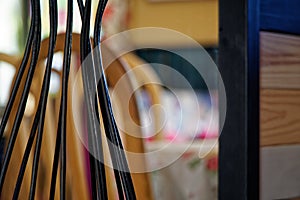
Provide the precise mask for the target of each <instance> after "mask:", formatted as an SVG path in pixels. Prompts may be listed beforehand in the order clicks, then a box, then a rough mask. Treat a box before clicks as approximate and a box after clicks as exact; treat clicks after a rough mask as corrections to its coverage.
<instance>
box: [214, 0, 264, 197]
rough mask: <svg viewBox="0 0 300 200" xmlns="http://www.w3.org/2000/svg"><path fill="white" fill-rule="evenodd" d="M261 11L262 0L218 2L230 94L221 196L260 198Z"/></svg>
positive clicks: (221, 148)
mask: <svg viewBox="0 0 300 200" xmlns="http://www.w3.org/2000/svg"><path fill="white" fill-rule="evenodd" d="M259 16H260V15H259V0H245V1H241V0H220V1H219V28H220V29H219V70H220V73H221V76H222V78H223V81H224V84H225V90H226V95H227V113H226V121H225V124H224V127H223V130H222V133H221V136H220V140H219V141H220V143H219V199H224V200H228V199H237V200H242V199H251V200H252V199H259ZM220 103H222V102H220Z"/></svg>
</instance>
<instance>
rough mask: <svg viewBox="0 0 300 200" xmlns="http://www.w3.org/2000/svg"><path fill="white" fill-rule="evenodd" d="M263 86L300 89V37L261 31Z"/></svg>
mask: <svg viewBox="0 0 300 200" xmlns="http://www.w3.org/2000/svg"><path fill="white" fill-rule="evenodd" d="M260 54H261V55H260V56H261V60H260V68H261V87H262V88H272V89H279V88H280V89H292V88H293V89H300V37H296V36H290V35H285V34H278V33H268V32H261V33H260Z"/></svg>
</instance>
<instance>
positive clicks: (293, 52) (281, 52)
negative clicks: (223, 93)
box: [260, 32, 300, 146]
mask: <svg viewBox="0 0 300 200" xmlns="http://www.w3.org/2000/svg"><path fill="white" fill-rule="evenodd" d="M260 80H261V85H260V87H261V91H260V92H261V94H260V109H261V119H260V135H261V146H273V145H286V144H297V143H300V115H299V111H300V37H297V36H291V35H287V34H280V33H270V32H261V33H260Z"/></svg>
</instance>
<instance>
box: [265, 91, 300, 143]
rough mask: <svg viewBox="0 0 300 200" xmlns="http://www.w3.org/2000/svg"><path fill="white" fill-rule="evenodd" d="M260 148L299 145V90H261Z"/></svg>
mask: <svg viewBox="0 0 300 200" xmlns="http://www.w3.org/2000/svg"><path fill="white" fill-rule="evenodd" d="M260 109H261V119H260V120H261V122H260V126H261V146H271V145H283V144H296V143H300V115H299V113H300V90H273V89H263V90H261V99H260Z"/></svg>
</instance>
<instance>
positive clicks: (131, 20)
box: [0, 0, 219, 200]
mask: <svg viewBox="0 0 300 200" xmlns="http://www.w3.org/2000/svg"><path fill="white" fill-rule="evenodd" d="M58 6H59V11H58V12H59V13H58V14H59V27H58V32H59V33H63V32H65V27H66V14H67V13H66V11H67V1H66V0H59V1H58ZM96 7H97V2H96V1H93V4H92V10H93V12H92V19H94V17H95V11H96ZM41 10H42V33H41V35H42V39H46V38H47V37H49V13H48V12H49V11H48V10H49V8H48V1H46V0H41ZM73 15H74V25H73V32H75V33H80V30H81V18H80V14H79V10H78V7H77V2H76V1H74V14H73ZM30 16H31V10H30V4H29V1H28V0H25V1H17V0H11V1H10V2H9V3H8V2H7V1H4V0H0V24H1V26H2V28H1V29H0V53H2V54H5V55H9V56H10V57H11V58H12V59H13V60H14V59H15V63H18V60H20V58H22V55H23V51H24V46H25V42H26V38H27V33H28V30H29V25H30ZM218 17H219V16H218V1H217V0H109V3H108V6H107V7H106V10H105V14H104V21H103V33H102V35H103V40H105V39H106V38H109V37H110V36H112V35H114V34H117V33H119V32H122V31H126V30H131V29H135V28H143V27H159V28H167V29H172V30H175V31H178V32H180V33H182V34H185V35H187V36H189V37H190V38H192V39H194V40H195V41H197V42H198V43H199V44H200V45H201V46H202V47H200V46H199V47H198V48H197V47H195V46H189V45H187V44H186V42H185V40H180V39H174V38H172V37H170V38H167V39H166V38H165V37H153V36H151V35H147V34H141V35H138V34H137V35H134V37H131V38H129V39H128V40H129V41H130V43H131V44H133V45H136V46H151V45H154V46H156V45H159V46H160V47H161V49H155V48H142V49H138V50H135V51H134V52H131V55H128V56H127V57H126V58H124V59H125V60H126V61H127V62H128V63H129V65H130V63H135V64H133V65H146V66H147V69H148V70H149V71H150V72H149V71H144V72H142V74H144V76H143V75H139V74H137V75H136V79H137V80H136V81H137V82H141V83H143V81H145V82H146V83H147V81H146V78H147V79H149V80H150V81H155V82H159V83H161V85H159V84H154V86H150V87H148V88H147V86H145V87H140V88H139V97H138V98H137V104H138V105H139V106H138V110H137V111H136V112H137V113H138V115H139V117H140V121H141V123H142V124H146V125H147V124H148V125H149V124H150V125H149V126H146V128H143V129H142V131H141V134H142V135H141V136H140V137H141V138H143V139H142V144H143V145H142V151H144V152H155V151H157V150H160V151H161V152H160V155H161V156H150V157H147V158H146V161H145V163H146V165H147V166H151V167H153V168H155V169H157V170H154V171H152V172H151V173H149V174H148V175H149V179H147V180H145V181H146V182H147V183H146V185H148V186H147V187H149V188H151V189H150V191H151V194H145V198H142V199H148V197H146V196H147V195H148V196H149V199H150V196H151V198H152V199H166V200H167V199H178V200H184V199H204V200H205V199H217V188H218V180H217V177H218V144H217V143H218V142H217V141H218V136H219V133H218V128H219V127H218V123H217V121H218V120H215V121H213V123H211V121H210V120H211V113H213V114H214V115H216V116H218V109H217V107H218V106H217V105H218V103H217V99H218V96H217V83H218V82H217V75H216V74H211V73H210V74H209V77H206V78H208V79H210V80H211V82H212V83H214V84H213V88H212V89H213V90H212V91H210V92H211V93H209V91H208V88H207V85H206V83H205V81H204V79H203V77H202V76H201V75H200V74H199V73H198V72H197V71H196V70H195V68H194V66H193V65H192V64H191V62H190V61H192V63H197V65H199V66H201V67H203V70H207V71H209V68H210V67H211V66H212V65H214V63H215V64H216V65H217V59H218ZM91 27H93V20H92V23H91ZM92 33H93V31H91V36H92ZM179 55H184V58H183V57H181V56H179ZM203 57H204V58H205V59H201V58H203ZM185 58H188V60H186V59H185ZM207 60H210V61H209V62H208V61H207ZM77 61H78V60H76V59H74V60H73V62H72V63H73V64H74V63H76V62H77ZM13 63H14V62H11V63H8V62H4V61H3V62H0V108H1V114H0V116H1V115H2V113H3V110H4V108H5V105H6V103H7V101H8V98H9V94H10V91H11V84H12V82H13V79H14V77H15V72H16V69H17V68H16V66H13ZM74 65H75V64H74ZM161 65H166V66H169V67H170V68H171V69H174V70H175V71H177V72H179V73H180V74H182V75H183V77H184V78H185V79H186V80H187V81H188V82H189V84H190V85H191V87H187V86H186V85H185V84H184V83H183V82H181V80H180V79H177V78H176V77H174V76H173V75H172V74H170V73H168V71H166V70H163V69H162V68H161ZM53 68H54V69H55V70H56V71H60V70H61V69H62V53H57V54H56V55H55V59H54V63H53ZM145 75H146V76H145ZM111 76H113V75H111ZM145 77H146V78H145ZM60 84H61V82H60V76H59V75H58V73H55V72H53V73H52V76H51V83H50V95H49V98H52V99H53V101H49V102H50V104H51V103H52V104H53V105H54V110H55V108H57V107H58V106H57V103H55V101H56V100H55V99H56V98H57V97H58V96H59V92H60ZM149 88H150V89H149ZM195 94H196V101H193V98H194V96H193V95H195ZM30 95H31V96H29V99H28V102H27V106H26V110H25V118H26V119H25V121H26V120H27V121H30V119H31V118H32V116H33V113H34V112H35V108H36V105H37V103H38V99H37V97H36V95H35V94H34V92H33V91H32V92H31V93H30ZM112 98H113V97H112ZM113 99H114V98H113ZM120 101H121V102H120ZM113 102H115V103H113V106H114V111H115V115H117V118H122V117H120V116H119V115H122V114H118V113H120V112H122V111H120V110H118V108H119V106H120V105H119V106H118V104H122V100H120V99H119V100H115V101H114V100H113ZM157 104H159V105H160V106H161V107H162V108H163V111H164V113H163V114H161V113H160V112H157V111H153V110H152V111H153V113H151V112H150V110H151V107H152V106H153V105H157ZM196 108H198V109H196ZM47 112H50V111H47ZM53 115H55V113H54V114H53ZM159 121H160V122H159ZM22 123H23V122H22ZM24 123H25V122H24ZM45 123H48V126H54V127H55V126H56V125H55V124H56V123H57V122H56V121H55V120H48V121H47V120H46V122H45ZM52 123H53V125H52ZM82 123H83V124H84V122H82ZM120 123H126V120H125V121H124V119H123V120H122V119H120ZM157 123H158V124H160V123H163V126H162V127H161V128H160V129H159V130H158V129H156V128H155V127H156V126H157ZM28 124H30V123H28ZM24 126H25V127H30V125H24ZM179 126H180V128H179ZM191 127H197V128H196V129H192V128H191ZM25 130H29V129H26V128H25ZM54 130H55V129H54ZM25 132H26V131H25ZM123 139H124V138H123ZM124 140H125V139H124ZM204 140H206V143H204V142H203V141H204ZM6 141H7V137H6V139H5V138H3V139H2V144H5V142H6ZM125 143H126V141H125ZM170 143H171V145H170V146H169V148H165V149H164V148H163V147H164V145H166V144H170ZM205 145H207V147H206V146H205ZM3 146H4V145H2V153H3ZM125 146H126V145H125ZM201 148H204V149H205V148H207V149H210V150H211V151H210V152H209V153H208V154H207V155H206V156H204V157H200V156H199V153H200V149H201ZM133 151H135V150H133ZM173 155H174V156H177V155H178V159H175V161H174V162H172V163H167V164H163V163H164V162H166V160H165V157H172V156H173ZM45 163H47V162H46V161H45ZM16 165H18V164H16ZM45 166H46V164H45ZM160 166H166V167H163V168H162V169H159V168H160ZM46 168H47V167H45V171H47V170H46ZM83 168H84V167H83ZM44 173H46V172H44ZM41 176H43V175H41ZM7 179H13V178H12V177H7ZM87 180H88V178H87ZM46 182H47V181H46ZM43 184H44V185H47V183H42V182H41V184H40V185H39V186H38V187H41V188H43V187H46V186H42V185H43ZM24 187H25V186H24ZM70 188H72V187H71V186H70ZM40 190H41V191H43V189H40ZM71 193H72V192H71ZM75 193H76V192H75ZM38 194H40V195H41V194H42V192H40V193H38ZM41 196H43V195H41Z"/></svg>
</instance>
